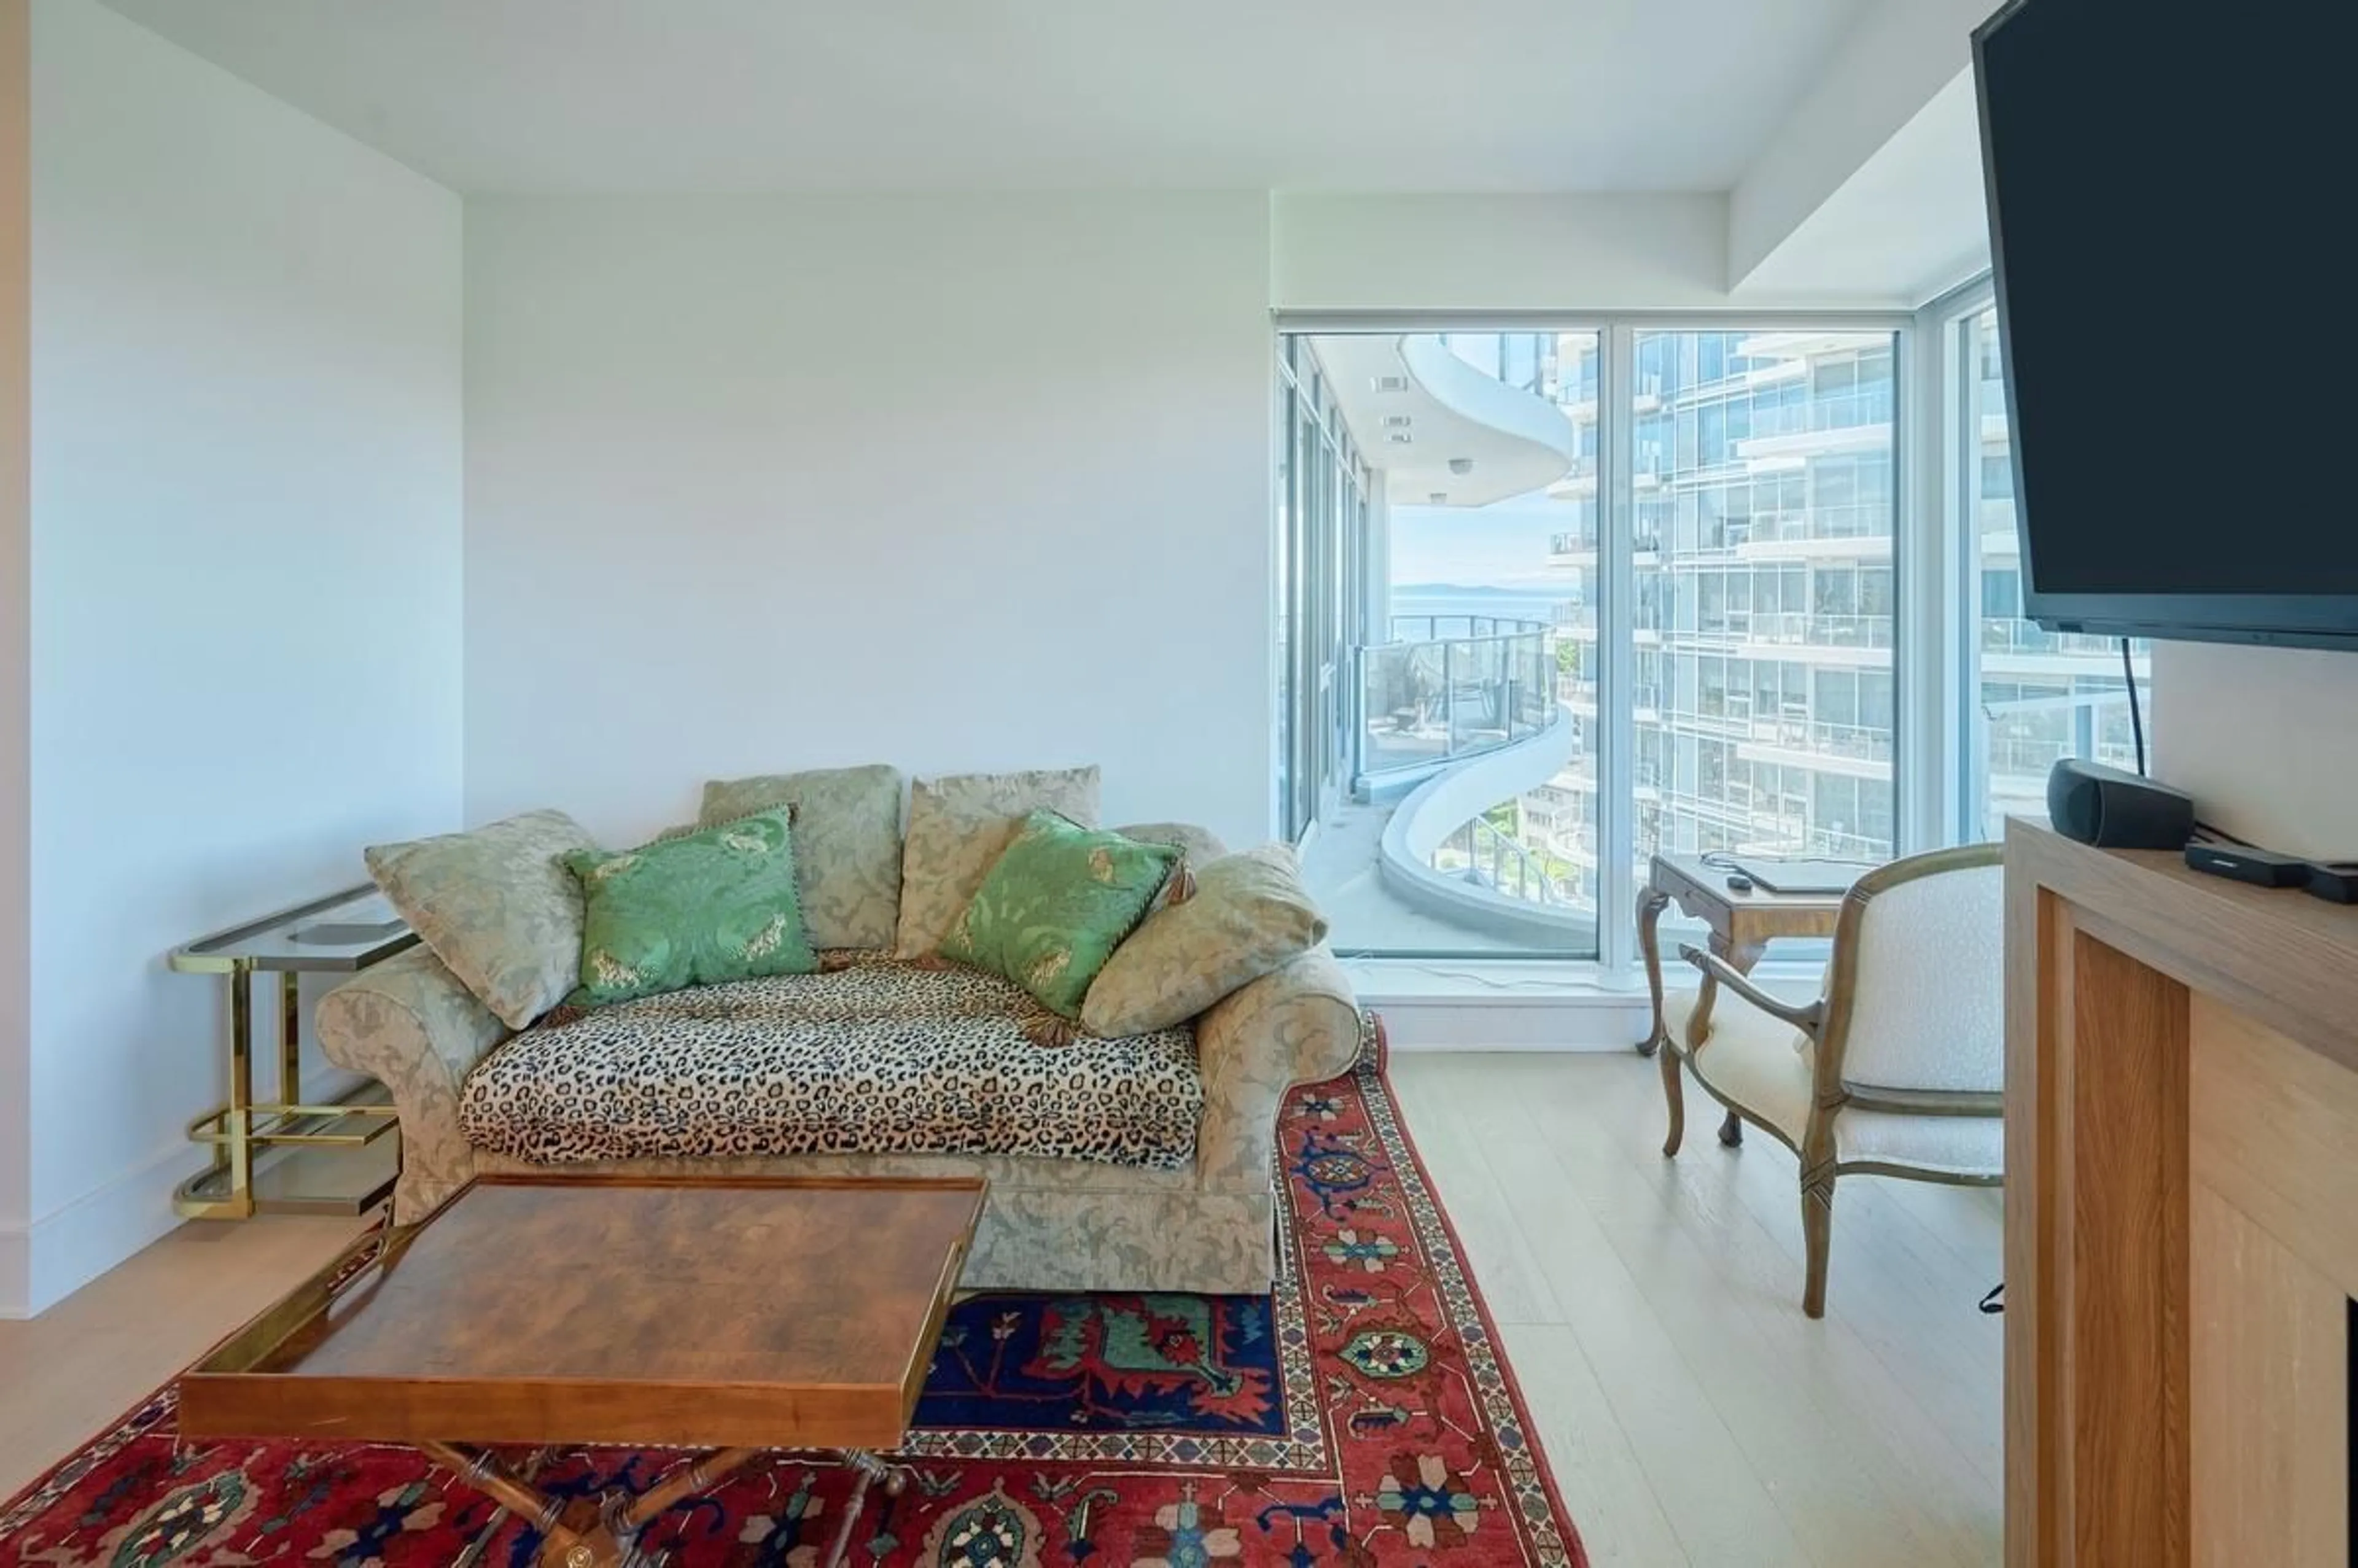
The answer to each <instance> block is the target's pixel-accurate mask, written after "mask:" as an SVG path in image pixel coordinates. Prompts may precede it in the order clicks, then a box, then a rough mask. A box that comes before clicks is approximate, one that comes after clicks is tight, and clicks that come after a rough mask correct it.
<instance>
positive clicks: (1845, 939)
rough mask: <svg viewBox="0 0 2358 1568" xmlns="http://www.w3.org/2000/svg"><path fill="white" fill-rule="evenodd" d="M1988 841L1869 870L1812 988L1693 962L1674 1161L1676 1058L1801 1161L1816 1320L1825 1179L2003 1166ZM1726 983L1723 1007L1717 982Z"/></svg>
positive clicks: (2000, 963)
mask: <svg viewBox="0 0 2358 1568" xmlns="http://www.w3.org/2000/svg"><path fill="white" fill-rule="evenodd" d="M2003 882H2004V872H2003V871H2002V870H2001V868H2000V862H1999V850H1998V847H1997V846H1996V845H1994V844H1992V845H1974V846H1971V847H1968V848H1965V849H1942V850H1936V851H1934V852H1933V853H1931V854H1927V855H1917V856H1912V857H1910V858H1909V859H1907V860H1898V861H1894V862H1893V863H1892V864H1890V865H1887V866H1882V867H1878V868H1877V870H1875V871H1869V872H1868V873H1867V874H1866V875H1865V876H1863V877H1861V878H1860V879H1859V880H1858V882H1857V884H1856V885H1855V887H1854V888H1853V889H1852V890H1851V892H1850V895H1849V897H1848V898H1847V899H1845V900H1844V903H1843V909H1842V914H1841V915H1840V917H1839V919H1838V921H1837V924H1836V926H1835V931H1834V945H1833V962H1832V963H1830V964H1829V965H1828V966H1827V968H1826V973H1825V980H1824V984H1823V988H1822V989H1821V990H1820V992H1819V994H1818V996H1817V997H1816V998H1814V999H1813V1000H1806V1001H1795V1000H1789V999H1786V998H1781V997H1779V996H1776V995H1774V994H1772V993H1771V992H1769V991H1768V990H1767V989H1764V988H1763V987H1761V986H1759V985H1758V984H1757V983H1756V982H1754V981H1753V980H1752V979H1749V978H1748V977H1747V976H1745V975H1743V974H1741V973H1739V972H1738V971H1737V970H1736V968H1734V967H1733V966H1732V965H1730V964H1728V963H1726V962H1725V960H1723V959H1721V958H1718V957H1714V956H1712V955H1711V954H1708V953H1704V952H1701V951H1699V950H1698V949H1696V948H1694V947H1692V946H1690V947H1685V948H1682V950H1681V952H1682V956H1683V957H1685V958H1686V959H1687V961H1688V962H1690V963H1692V964H1693V965H1694V966H1695V967H1696V968H1699V969H1701V970H1702V971H1703V984H1702V989H1700V991H1699V992H1698V993H1697V995H1696V998H1695V1005H1694V1011H1693V1013H1692V1015H1691V1016H1690V1017H1689V1019H1688V1022H1687V1031H1686V1037H1685V1039H1684V1041H1683V1042H1678V1041H1674V1042H1672V1043H1671V1046H1670V1048H1668V1049H1666V1050H1665V1051H1663V1053H1662V1054H1661V1063H1662V1089H1663V1094H1664V1096H1665V1097H1666V1098H1667V1099H1668V1102H1669V1108H1670V1122H1671V1126H1670V1138H1669V1140H1668V1141H1666V1142H1665V1143H1664V1144H1663V1146H1662V1152H1663V1153H1664V1154H1666V1155H1675V1154H1676V1153H1677V1152H1679V1144H1680V1142H1681V1141H1682V1136H1683V1134H1684V1130H1685V1120H1686V1118H1685V1107H1684V1103H1683V1099H1682V1087H1681V1083H1682V1065H1683V1068H1684V1071H1685V1072H1688V1073H1692V1074H1693V1076H1694V1079H1695V1082H1696V1083H1698V1084H1700V1085H1701V1086H1702V1087H1703V1088H1704V1091H1705V1092H1707V1093H1708V1094H1710V1095H1711V1097H1712V1098H1714V1099H1715V1100H1718V1101H1719V1102H1720V1103H1721V1104H1722V1105H1724V1106H1725V1107H1726V1108H1728V1109H1729V1110H1730V1111H1731V1112H1733V1113H1734V1114H1735V1115H1736V1116H1737V1117H1739V1118H1741V1119H1743V1120H1745V1121H1748V1122H1751V1123H1752V1124H1753V1125H1755V1126H1757V1127H1759V1128H1761V1129H1762V1130H1765V1131H1767V1132H1768V1133H1769V1134H1770V1135H1771V1136H1773V1137H1775V1138H1776V1139H1777V1140H1778V1141H1780V1142H1782V1143H1784V1144H1785V1145H1786V1146H1787V1147H1788V1148H1790V1149H1791V1150H1792V1151H1793V1152H1794V1153H1795V1154H1796V1155H1798V1156H1799V1157H1800V1159H1801V1171H1800V1177H1801V1228H1802V1235H1803V1238H1804V1242H1805V1250H1806V1252H1807V1266H1808V1276H1807V1279H1806V1281H1805V1282H1804V1285H1803V1288H1802V1295H1801V1305H1802V1310H1803V1311H1804V1312H1806V1313H1808V1314H1809V1315H1810V1316H1812V1317H1818V1316H1822V1315H1823V1314H1824V1312H1825V1294H1826V1254H1827V1248H1828V1243H1829V1241H1830V1239H1831V1238H1832V1233H1833V1192H1834V1182H1835V1179H1836V1178H1837V1177H1839V1176H1843V1175H1846V1174H1851V1173H1874V1174H1879V1175H1889V1176H1904V1177H1910V1178H1914V1179H1916V1180H1920V1181H1936V1182H1951V1183H1960V1184H1972V1185H1996V1184H1997V1183H1998V1182H2000V1181H2001V1180H2002V1179H2003V1175H2004V1171H2005V1141H2006V1134H2005V1123H2004V1121H2003V1119H2002V1114H2001V1112H2002V1107H2001V1096H2002V1093H2003V1090H2004V1088H2005V1022H2004V1016H2003V1014H2004V1007H2005V918H2004V914H2003V910H2002V903H2001V901H2002V897H2003ZM1721 989H1725V990H1727V991H1729V992H1732V993H1733V994H1732V995H1731V996H1729V997H1728V998H1727V999H1726V1000H1725V1005H1724V1006H1719V1005H1715V1004H1717V1003H1718V1002H1719V1000H1720V999H1719V995H1718V993H1719V991H1720V990H1721Z"/></svg>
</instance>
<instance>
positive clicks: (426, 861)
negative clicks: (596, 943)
mask: <svg viewBox="0 0 2358 1568" xmlns="http://www.w3.org/2000/svg"><path fill="white" fill-rule="evenodd" d="M597 847H598V846H597V845H596V844H595V843H593V842H592V841H591V840H590V835H589V834H587V833H585V832H583V831H582V829H581V825H580V824H579V823H578V822H576V821H574V820H573V818H571V817H570V816H566V815H565V813H563V812H561V811H527V812H525V814H524V815H523V816H510V817H507V818H504V819H503V820H502V821H498V822H493V823H489V824H487V825H485V826H484V827H475V828H471V829H469V830H468V831H466V832H464V833H445V834H442V835H440V836H439V837H438V838H415V839H412V840H410V841H409V842H408V843H406V844H378V845H374V846H372V847H371V848H370V849H367V850H366V851H365V854H366V857H367V860H368V869H369V875H371V876H373V877H374V878H375V879H376V885H377V886H379V887H380V888H383V889H384V896H385V897H386V898H388V899H390V900H392V901H393V907H394V908H395V909H397V910H399V911H400V912H401V917H402V918H403V919H404V920H406V921H407V922H409V928H410V929H411V930H412V931H415V932H416V933H417V937H418V940H419V941H421V942H423V943H425V944H426V946H428V947H430V948H432V949H433V950H434V956H435V957H438V958H439V959H441V960H442V962H443V963H444V964H445V965H446V966H448V967H449V970H450V972H451V973H452V974H453V975H456V976H457V977H458V978H459V983H460V984H461V985H463V986H465V987H466V988H467V989H469V990H471V991H472V992H474V993H475V1000H478V1001H480V1002H481V1003H482V1004H483V1005H484V1006H485V1007H488V1008H490V1009H491V1010H492V1011H493V1012H495V1013H497V1014H498V1015H499V1019H500V1022H503V1023H504V1024H506V1025H507V1026H508V1027H509V1028H510V1029H522V1028H523V1027H525V1025H526V1024H528V1023H530V1022H532V1021H533V1020H534V1019H535V1018H538V1017H539V1016H540V1015H541V1014H542V1013H544V1012H546V1011H548V1010H549V1009H550V1008H552V1007H555V1006H556V1005H557V1003H558V1002H559V1001H561V1000H564V998H565V995H566V993H567V992H568V991H570V990H571V989H573V988H574V986H575V985H576V984H577V983H578V982H579V980H580V979H581V884H580V883H579V882H578V881H575V880H574V878H573V873H572V872H571V871H567V870H566V869H565V857H566V856H567V855H568V854H570V853H571V852H572V851H574V850H576V849H596V848H597Z"/></svg>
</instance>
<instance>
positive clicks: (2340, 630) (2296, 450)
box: [1974, 0, 2358, 648]
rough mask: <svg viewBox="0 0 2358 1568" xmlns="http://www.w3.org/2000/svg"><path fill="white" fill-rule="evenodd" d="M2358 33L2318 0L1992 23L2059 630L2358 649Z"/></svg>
mask: <svg viewBox="0 0 2358 1568" xmlns="http://www.w3.org/2000/svg"><path fill="white" fill-rule="evenodd" d="M2353 41H2358V26H2353V21H2352V19H2351V15H2350V12H2349V11H2348V10H2347V8H2345V7H2342V6H2336V5H2324V6H2320V5H2315V4H2314V3H2313V0H2247V3H2246V4H2244V5H2219V4H2217V3H2216V0H2201V4H2195V3H2192V0H2014V3H2013V4H2011V5H2006V6H2005V7H2004V8H2003V9H2001V10H2000V11H1998V12H1997V14H1996V15H1995V16H1992V17H1990V19H1989V20H1988V21H1987V22H1985V23H1984V24H1983V25H1982V27H1980V28H1979V29H1978V30H1977V31H1976V32H1975V33H1974V80H1975V85H1976V90H1977V92H1978V96H1979V99H1980V103H1981V130H1982V164H1983V170H1984V177H1985V182H1986V191H1987V198H1988V203H1989V223H1990V239H1991V243H1992V246H1993V248H1994V250H1995V252H1996V266H1997V308H1998V330H1999V338H2000V342H2001V345H2002V349H2003V352H2004V355H2005V363H2006V416H2007V420H2008V424H2009V430H2010V435H2011V438H2012V445H2013V462H2014V485H2015V488H2014V494H2015V507H2016V515H2017V526H2018V528H2019V530H2020V533H2021V539H2022V571H2023V611H2024V613H2025V614H2026V615H2028V617H2029V618H2030V619H2032V620H2034V621H2036V622H2039V624H2040V625H2042V626H2044V627H2046V628H2048V629H2049V630H2050V631H2061V632H2093V633H2109V634H2120V635H2127V634H2139V635H2145V636H2152V637H2177V638H2195V639H2201V640H2204V641H2211V642H2244V643H2288V644H2300V645H2307V646H2320V647H2342V648H2358V504H2353V496H2358V420H2353V415H2358V294H2353V290H2352V289H2351V287H2350V284H2351V281H2352V280H2353V278H2354V277H2358V247H2353V242H2352V238H2351V236H2352V235H2353V233H2358V221H2353V212H2352V202H2351V200H2350V192H2351V191H2352V189H2358V187H2353V184H2352V183H2351V180H2352V177H2351V173H2350V161H2349V157H2350V154H2351V153H2352V151H2353V147H2358V135H2353V130H2352V125H2353V123H2358V122H2353V115H2352V111H2351V108H2350V102H2351V100H2350V94H2349V92H2348V89H2347V84H2346V81H2345V78H2346V76H2347V73H2348V70H2349V69H2350V59H2351V55H2350V52H2349V51H2350V49H2351V47H2352V45H2353ZM2344 458H2351V459H2353V472H2352V473H2344V472H2343V471H2342V467H2341V464H2342V460H2343V459H2344Z"/></svg>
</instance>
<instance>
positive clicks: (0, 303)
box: [0, 0, 33, 1314]
mask: <svg viewBox="0 0 2358 1568" xmlns="http://www.w3.org/2000/svg"><path fill="white" fill-rule="evenodd" d="M31 29H32V18H31V14H30V11H29V9H28V0H0V1314H6V1313H8V1312H9V1311H10V1310H11V1309H14V1310H16V1311H19V1312H21V1311H22V1310H23V1303H24V1301H25V1298H26V1296H27V1293H28V1292H27V1281H26V1273H27V1270H28V1268H29V1267H30V1260H28V1259H27V1257H26V1255H25V1254H26V1245H25V1239H24V1238H25V1236H26V1233H27V1227H28V1225H29V1223H30V1221H31V1218H32V1209H33V1190H32V1183H33V1136H32V1090H33V1063H32V1054H31V1045H30V1041H29V1037H28V1035H27V1022H28V1019H29V1016H30V1001H29V1000H28V999H29V993H30V990H31V986H30V983H29V981H28V980H27V971H26V957H27V954H26V928H27V927H26V914H27V910H26V903H27V898H28V896H29V893H28V891H27V879H28V878H29V876H30V874H31V872H30V868H29V864H28V861H29V854H30V845H29V843H28V839H27V835H28V834H29V832H30V829H31V820H30V819H31V806H30V805H29V802H30V801H31V798H32V761H31V757H30V755H29V754H28V751H27V746H28V743H29V741H30V736H29V734H28V733H27V713H28V711H29V708H30V695H29V681H28V677H27V652H28V643H29V641H30V639H31V636H32V631H31V622H32V617H31V613H30V607H29V604H28V602H27V600H28V593H27V574H28V572H29V570H30V567H31V562H30V549H31V539H32V496H31V493H30V492H31V486H32V450H31V448H32V430H31V427H30V422H29V415H28V410H29V409H30V407H31V404H32V387H31V377H32V348H31V343H30V336H31V332H30V325H31V323H30V318H29V316H28V314H27V304H28V301H29V298H30V295H31V290H32V276H31V262H32V254H31V253H32V239H31V231H32V222H31V213H30V211H29V210H28V203H29V202H30V200H31V189H30V173H31V171H30V168H29V163H28V146H29V143H30V139H31V138H30V135H29V134H28V133H29V131H30V126H29V124H27V121H28V117H29V114H30V111H29V109H28V108H27V91H28V89H29V86H30V80H31V75H30V57H31V53H32V37H31Z"/></svg>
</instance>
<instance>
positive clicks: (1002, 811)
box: [893, 767, 1098, 958]
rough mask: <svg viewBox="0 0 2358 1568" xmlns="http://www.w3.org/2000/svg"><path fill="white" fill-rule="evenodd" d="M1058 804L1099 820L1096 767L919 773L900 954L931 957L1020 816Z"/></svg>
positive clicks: (905, 866) (1063, 811) (912, 798)
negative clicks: (938, 774) (921, 775)
mask: <svg viewBox="0 0 2358 1568" xmlns="http://www.w3.org/2000/svg"><path fill="white" fill-rule="evenodd" d="M1035 811H1053V812H1055V813H1057V814H1058V815H1060V816H1068V817H1070V818H1072V819H1073V820H1074V821H1075V822H1077V823H1079V824H1080V825H1081V826H1082V827H1096V826H1097V825H1098V770H1097V769H1096V768H1095V767H1087V768H1063V769H1046V770H1039V771H1035V772H1032V773H957V774H953V775H951V776H949V777H946V778H938V779H919V780H917V781H916V783H915V784H914V785H912V786H911V788H910V791H909V838H908V842H907V844H906V845H905V846H903V849H902V853H901V924H900V933H899V939H898V940H897V941H896V942H895V943H894V944H893V946H894V947H895V949H896V950H897V951H898V952H899V954H900V956H901V957H903V958H930V957H933V956H934V954H935V952H936V950H937V949H939V948H940V946H941V945H942V938H943V937H945V936H947V935H949V934H950V927H951V926H952V925H956V924H957V917H958V915H959V914H961V913H963V912H964V910H965V909H966V906H967V905H968V904H969V903H973V902H974V895H975V892H976V891H977V890H978V889H979V888H980V887H981V886H982V879H983V878H985V877H986V876H989V875H990V868H991V867H992V866H994V865H997V864H998V863H999V857H1000V856H1001V855H1003V854H1005V853H1006V852H1007V846H1008V845H1010V844H1011V843H1013V842H1014V840H1015V835H1016V834H1017V832H1019V831H1020V830H1021V829H1022V827H1023V819H1024V818H1025V817H1026V816H1031V815H1032V813H1033V812H1035Z"/></svg>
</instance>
